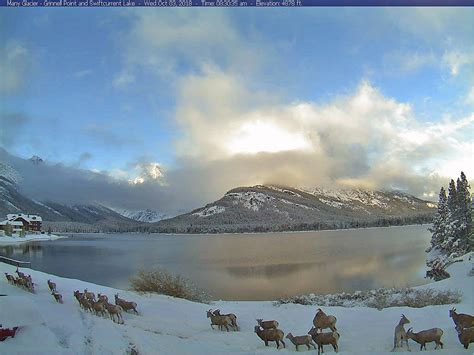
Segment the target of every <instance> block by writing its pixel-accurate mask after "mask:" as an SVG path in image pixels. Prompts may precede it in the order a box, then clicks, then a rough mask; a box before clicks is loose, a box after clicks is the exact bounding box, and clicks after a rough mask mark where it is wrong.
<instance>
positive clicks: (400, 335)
mask: <svg viewBox="0 0 474 355" xmlns="http://www.w3.org/2000/svg"><path fill="white" fill-rule="evenodd" d="M408 323H410V321H409V320H408V318H407V317H405V315H404V314H402V316H401V318H400V321H399V322H398V324H397V326H396V327H395V334H394V336H393V349H392V351H394V350H395V348H400V347H403V341H405V342H406V344H407V349H408V350H410V347H409V346H408V338H407V332H406V331H405V328H404V325H405V324H408Z"/></svg>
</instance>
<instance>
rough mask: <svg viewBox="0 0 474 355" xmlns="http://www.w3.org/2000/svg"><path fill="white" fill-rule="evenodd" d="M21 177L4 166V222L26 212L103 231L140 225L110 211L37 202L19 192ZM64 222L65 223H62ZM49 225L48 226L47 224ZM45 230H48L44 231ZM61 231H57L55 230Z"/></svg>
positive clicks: (0, 171) (0, 170)
mask: <svg viewBox="0 0 474 355" xmlns="http://www.w3.org/2000/svg"><path fill="white" fill-rule="evenodd" d="M21 179H22V178H21V175H20V174H19V173H18V172H17V171H16V170H15V169H13V168H12V167H11V166H9V165H7V164H4V163H1V162H0V219H1V218H4V216H6V214H7V213H15V212H23V213H29V214H39V215H40V216H41V217H42V218H43V220H44V221H48V222H58V223H56V226H58V225H60V224H61V223H62V225H64V223H76V224H77V225H76V227H77V226H79V225H81V224H86V225H97V226H99V225H100V226H102V227H107V228H106V229H110V227H109V226H119V225H120V226H122V227H123V226H124V225H127V226H128V225H136V224H137V223H136V221H133V220H131V219H129V218H126V217H124V216H122V215H120V214H118V213H117V212H115V211H113V210H112V209H110V208H107V207H104V206H101V205H97V204H95V205H94V204H91V205H84V204H83V205H65V204H61V203H56V202H43V201H36V200H33V199H30V198H28V197H26V196H24V195H23V194H22V193H21V192H20V191H19V188H18V185H17V184H18V182H20V181H21ZM59 222H61V223H59ZM46 225H48V223H46ZM43 229H44V228H43ZM55 230H57V228H56V229H55Z"/></svg>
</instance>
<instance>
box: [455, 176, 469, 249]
mask: <svg viewBox="0 0 474 355" xmlns="http://www.w3.org/2000/svg"><path fill="white" fill-rule="evenodd" d="M469 188H470V186H469V182H468V181H467V178H466V175H465V174H464V172H461V177H460V179H458V181H457V185H456V195H457V200H458V207H457V214H458V219H459V238H460V244H461V245H462V247H463V248H464V249H466V250H468V249H470V245H469V234H470V232H471V229H472V215H471V194H470V192H469Z"/></svg>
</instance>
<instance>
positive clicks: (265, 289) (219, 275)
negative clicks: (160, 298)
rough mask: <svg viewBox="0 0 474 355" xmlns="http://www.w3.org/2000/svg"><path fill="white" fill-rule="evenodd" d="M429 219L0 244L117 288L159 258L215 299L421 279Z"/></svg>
mask: <svg viewBox="0 0 474 355" xmlns="http://www.w3.org/2000/svg"><path fill="white" fill-rule="evenodd" d="M429 238H430V234H429V232H428V231H427V226H405V227H390V228H370V229H358V230H344V231H321V232H305V233H268V234H267V233H266V234H225V235H192V236H189V235H186V236H183V235H174V236H171V235H157V234H89V235H88V234H85V235H84V234H82V235H75V236H74V237H72V238H69V239H62V240H58V241H54V242H34V243H29V244H25V245H21V246H0V254H2V255H4V256H9V257H13V258H16V259H20V260H29V261H31V262H32V267H33V268H34V269H37V270H41V271H45V272H48V273H52V274H57V275H60V276H64V277H69V278H77V279H81V280H85V281H90V282H94V283H98V284H103V285H108V286H112V287H117V288H128V287H129V283H128V279H129V277H130V276H133V275H134V274H135V273H136V272H137V270H138V269H140V268H149V267H153V266H161V267H164V268H166V269H168V270H170V271H171V272H173V273H179V274H182V275H183V276H185V277H187V278H189V279H191V280H192V281H193V282H194V283H195V284H196V285H198V286H199V287H201V288H203V289H206V290H208V291H209V292H210V293H211V294H212V295H213V296H214V298H216V299H227V300H264V299H276V298H278V297H283V296H293V295H299V294H308V293H333V292H342V291H355V290H364V289H370V288H377V287H382V286H387V287H391V286H412V285H418V284H422V283H424V282H425V280H424V279H423V276H424V272H423V268H424V262H425V252H424V251H425V249H426V247H427V246H428V244H429Z"/></svg>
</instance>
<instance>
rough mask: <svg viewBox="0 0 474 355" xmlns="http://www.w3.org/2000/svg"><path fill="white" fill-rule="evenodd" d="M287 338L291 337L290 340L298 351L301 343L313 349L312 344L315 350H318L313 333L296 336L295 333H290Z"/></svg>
mask: <svg viewBox="0 0 474 355" xmlns="http://www.w3.org/2000/svg"><path fill="white" fill-rule="evenodd" d="M286 338H287V339H290V341H291V342H292V343H293V344H294V345H295V347H296V351H298V346H300V345H306V346H307V347H308V350H311V347H310V345H312V346H313V348H314V350H316V345H314V343H313V339H312V337H311V335H300V336H294V335H293V334H291V333H288V334H287V335H286Z"/></svg>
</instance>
